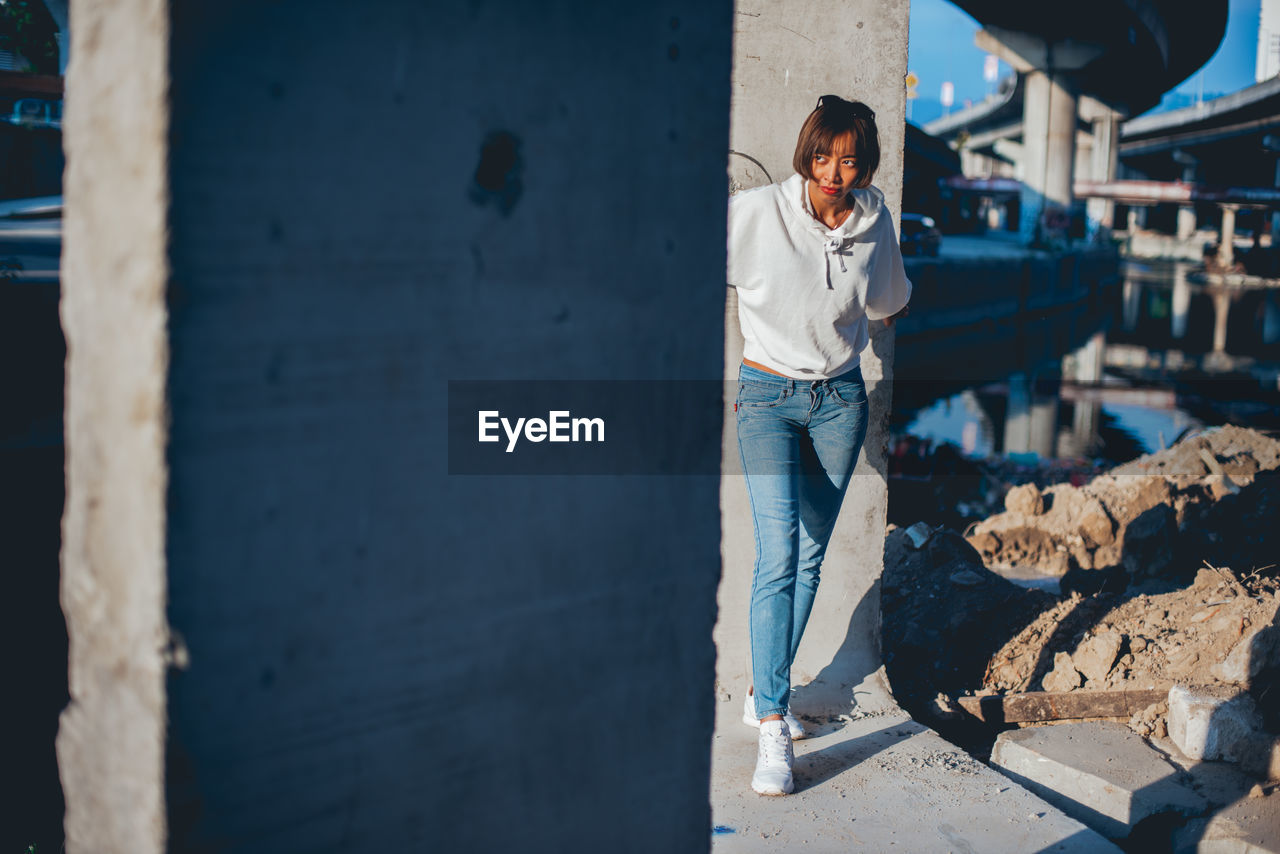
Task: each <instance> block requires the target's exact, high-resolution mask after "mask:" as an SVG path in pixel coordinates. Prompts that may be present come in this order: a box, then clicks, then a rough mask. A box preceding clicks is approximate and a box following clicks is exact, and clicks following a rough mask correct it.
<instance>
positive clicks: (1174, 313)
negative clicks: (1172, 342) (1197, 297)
mask: <svg viewBox="0 0 1280 854" xmlns="http://www.w3.org/2000/svg"><path fill="white" fill-rule="evenodd" d="M1187 266H1188V265H1186V264H1184V263H1182V262H1178V263H1177V264H1175V266H1174V268H1173V298H1172V300H1171V301H1170V302H1171V306H1170V312H1169V331H1170V334H1172V335H1173V337H1174V338H1183V337H1185V336H1186V334H1187V319H1188V318H1189V317H1190V314H1191V283H1190V282H1188V281H1187Z"/></svg>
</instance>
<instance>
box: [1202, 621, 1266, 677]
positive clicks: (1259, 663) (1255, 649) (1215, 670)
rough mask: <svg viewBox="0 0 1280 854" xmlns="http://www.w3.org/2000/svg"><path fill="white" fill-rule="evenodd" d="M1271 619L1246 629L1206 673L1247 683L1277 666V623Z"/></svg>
mask: <svg viewBox="0 0 1280 854" xmlns="http://www.w3.org/2000/svg"><path fill="white" fill-rule="evenodd" d="M1275 620H1276V615H1275V614H1274V613H1273V614H1272V618H1271V620H1269V621H1267V622H1265V623H1261V624H1259V625H1256V626H1252V627H1250V628H1249V629H1246V630H1245V632H1244V636H1243V637H1241V638H1240V640H1239V641H1237V642H1236V645H1235V646H1233V647H1232V648H1231V651H1230V652H1229V653H1227V656H1226V658H1224V659H1223V660H1222V661H1219V662H1218V663H1217V664H1215V665H1213V667H1212V668H1211V669H1210V672H1211V673H1212V674H1213V675H1214V677H1216V678H1218V679H1221V680H1222V681H1223V682H1229V683H1232V684H1234V685H1242V686H1246V687H1247V686H1249V685H1251V684H1252V683H1253V681H1254V680H1255V679H1256V678H1257V677H1258V676H1259V675H1261V674H1263V673H1265V672H1268V671H1270V670H1274V669H1276V668H1280V625H1276V624H1275Z"/></svg>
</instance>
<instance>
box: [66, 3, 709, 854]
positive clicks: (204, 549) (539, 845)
mask: <svg viewBox="0 0 1280 854" xmlns="http://www.w3.org/2000/svg"><path fill="white" fill-rule="evenodd" d="M170 9H171V10H172V14H173V16H174V17H173V20H172V45H173V51H172V56H173V61H172V65H171V67H170V70H171V73H172V79H171V80H168V79H166V76H165V69H166V60H165V58H164V53H163V48H164V46H165V45H166V44H167V43H168V40H169V35H168V27H167V26H166V18H165V15H166V14H167V13H168V10H170ZM72 17H73V20H74V21H75V22H76V34H75V41H76V50H77V56H76V59H75V60H74V61H73V63H72V66H73V80H74V81H75V82H77V85H78V88H76V89H74V91H73V93H72V96H71V103H70V104H69V110H68V120H69V137H71V138H72V140H73V141H72V143H71V144H72V155H73V157H75V158H76V161H77V162H76V164H75V165H74V166H73V174H72V176H71V180H70V182H69V185H68V197H67V201H68V239H67V247H68V260H67V263H66V264H65V269H67V271H68V279H69V280H70V281H69V284H70V286H71V290H72V292H71V293H70V294H69V296H68V303H67V305H68V308H67V317H68V323H67V326H68V330H69V333H70V335H69V337H70V339H71V348H72V357H71V370H72V378H71V381H70V386H71V392H72V395H71V401H70V402H71V414H70V416H69V424H70V429H69V431H68V434H69V435H68V441H69V445H70V448H71V462H72V466H71V492H72V505H71V509H70V512H69V515H68V531H69V534H70V536H69V537H68V547H67V564H66V565H67V568H68V575H67V579H66V589H65V594H64V595H65V599H66V601H67V603H68V607H67V613H68V619H69V622H70V624H71V630H72V643H73V670H72V686H73V692H74V694H75V698H76V705H74V706H73V707H72V708H71V709H70V710H69V712H68V714H67V717H66V721H65V723H64V731H63V734H62V739H61V742H60V744H61V747H62V754H63V757H64V765H63V769H62V770H63V777H64V780H66V781H67V795H68V805H69V814H68V826H69V829H70V830H71V831H72V834H71V836H72V844H71V845H70V846H69V850H70V851H72V852H91V854H99V852H120V854H126V852H127V854H138V852H148V854H149V852H156V851H159V850H161V848H162V847H163V843H164V838H163V827H164V825H163V820H164V818H165V817H166V816H167V819H168V842H169V846H170V848H171V850H175V851H191V850H217V851H224V850H235V851H237V852H255V851H260V852H289V851H356V850H359V851H427V850H436V849H437V848H440V847H442V846H443V847H445V848H447V849H448V850H451V851H484V852H489V851H517V850H518V851H530V852H537V851H564V850H581V849H587V850H610V851H646V852H647V851H696V850H698V849H699V848H702V849H705V848H706V847H707V846H708V844H709V840H708V828H709V826H710V806H709V804H708V799H707V790H708V787H709V775H710V755H709V750H708V749H707V748H708V744H709V741H710V738H711V732H712V719H713V698H712V693H711V690H710V689H711V685H712V683H713V678H714V647H713V645H712V643H711V630H712V626H713V620H714V614H715V602H714V594H715V585H716V582H717V580H718V576H719V554H718V548H717V545H718V537H719V513H718V506H717V490H718V478H716V477H715V476H713V475H704V476H693V475H689V476H653V477H632V478H619V477H606V476H601V477H561V476H541V477H534V476H517V475H512V476H502V477H465V476H450V474H449V468H448V466H449V456H448V447H447V443H446V441H445V438H446V425H447V421H448V418H447V410H448V381H450V380H474V379H489V380H498V381H503V382H507V383H511V384H513V385H514V384H516V383H518V382H520V381H522V380H527V379H553V380H554V379H564V380H570V379H589V378H594V379H624V378H625V379H632V378H634V379H697V380H704V381H710V382H711V385H712V387H713V388H714V389H716V390H717V391H718V387H719V382H718V381H719V378H720V377H721V376H722V374H723V364H722V362H721V340H722V338H721V330H722V321H721V317H722V315H721V310H722V300H723V292H722V290H721V285H720V284H718V282H720V281H722V279H721V276H722V274H723V270H724V265H725V257H724V251H725V249H724V220H725V195H724V184H723V178H722V176H723V174H724V164H725V148H726V143H727V139H728V107H729V102H728V89H729V68H730V32H731V14H730V8H729V6H728V5H727V4H724V3H711V4H707V3H680V2H676V3H667V4H662V5H660V6H654V5H648V4H625V3H619V2H605V3H594V4H588V5H586V6H583V5H581V4H577V5H571V4H552V5H546V4H527V3H517V2H505V3H488V4H471V5H469V6H467V5H463V6H459V7H451V8H436V7H435V6H426V5H424V4H421V3H416V2H407V0H397V1H396V2H393V0H387V2H378V3H374V4H366V5H362V6H361V7H360V8H359V9H358V10H353V8H352V7H351V6H350V4H343V3H334V2H321V3H319V4H317V3H306V4H303V3H297V2H282V3H272V4H260V3H251V2H230V3H198V4H188V3H179V4H172V6H168V5H160V4H147V3H141V2H137V3H134V2H130V3H124V4H98V5H97V6H94V5H92V4H87V5H82V6H78V7H77V8H76V10H75V12H74V13H73V16H72ZM637 80H642V81H644V85H643V86H636V85H635V81H637ZM169 94H171V97H172V100H171V103H172V110H173V112H172V122H171V124H172V135H171V136H167V130H166V126H165V112H164V110H163V107H164V104H165V103H166V97H167V96H168V95H169ZM166 138H167V139H168V140H170V141H171V142H172V149H171V150H170V151H168V152H166V150H165V141H166ZM86 139H88V140H90V141H91V143H92V147H93V151H87V152H86V153H85V154H83V155H82V153H81V149H80V148H77V147H76V146H77V145H84V144H85V143H83V142H81V141H83V140H86ZM94 152H99V153H94ZM167 160H168V164H169V165H168V167H166V161H167ZM166 168H168V169H169V170H170V174H171V177H172V200H171V204H170V202H169V200H168V199H166V198H165V193H164V192H163V188H164V180H163V179H164V175H165V170H166ZM90 170H91V172H92V174H90ZM166 211H168V212H170V213H171V219H170V222H169V225H170V226H171V233H172V241H171V243H170V244H169V245H170V249H169V250H168V251H169V252H170V253H171V255H170V257H171V259H172V278H171V280H170V282H169V285H170V286H169V288H168V289H167V292H166V288H165V284H166V276H165V269H164V266H163V263H162V262H163V259H164V258H165V253H166V245H165V237H166V234H165V215H166ZM166 297H167V299H168V304H169V308H170V315H169V318H168V326H167V328H166V318H165V313H164V307H165V299H166ZM166 331H167V333H168V341H169V350H170V352H171V354H172V359H171V364H170V366H169V370H168V371H167V372H166V370H165V368H166V366H165V361H164V354H165V342H166V336H165V333H166ZM166 388H167V389H168V391H169V399H168V401H167V403H168V405H169V409H170V413H171V417H172V420H171V431H170V436H169V439H170V442H169V446H168V453H167V463H168V474H169V491H168V494H167V496H166V491H165V467H164V465H163V463H164V462H166V457H164V456H162V449H163V443H162V439H163V432H162V426H163V423H164V421H163V415H164V404H165V402H166V401H165V398H164V396H163V392H164V390H165V389H166ZM619 393H626V389H625V388H622V387H620V388H619ZM530 414H532V413H530ZM673 423H674V421H673ZM675 426H678V428H679V429H680V430H692V431H701V432H702V434H704V435H717V434H718V432H719V430H720V423H719V420H718V416H717V415H716V413H715V410H714V408H713V409H712V410H711V412H710V413H709V414H705V413H698V414H694V415H693V416H692V417H686V418H685V419H684V420H682V421H680V422H679V423H678V425H675ZM166 498H167V508H168V511H169V512H168V516H167V518H166V516H165V515H164V512H163V511H164V510H165V509H166ZM166 580H167V581H168V594H169V599H168V608H169V610H168V618H169V620H170V622H171V624H172V626H173V628H174V630H175V632H176V634H177V636H178V637H179V638H180V644H179V646H178V648H179V649H180V650H181V655H180V656H179V658H180V659H181V663H183V664H185V668H184V669H182V670H180V671H173V672H171V673H170V679H169V682H168V692H169V693H168V706H167V712H168V715H169V721H170V729H169V732H168V742H167V746H168V752H167V755H164V754H162V745H165V744H166V742H165V732H164V730H163V728H162V727H161V721H163V720H164V716H165V713H166V704H165V695H164V692H163V688H164V686H165V683H164V681H163V677H164V669H163V665H162V662H161V652H162V650H163V649H164V646H165V636H164V631H163V628H164V625H165V615H166V612H165V597H164V594H165V582H166ZM166 760H167V764H165V761H166ZM162 771H163V773H162ZM162 778H163V783H164V784H166V789H165V794H166V796H167V797H166V799H165V800H166V801H167V802H162V798H161V791H162V790H161V788H160V786H161V785H162ZM117 826H118V827H119V828H120V829H119V830H117Z"/></svg>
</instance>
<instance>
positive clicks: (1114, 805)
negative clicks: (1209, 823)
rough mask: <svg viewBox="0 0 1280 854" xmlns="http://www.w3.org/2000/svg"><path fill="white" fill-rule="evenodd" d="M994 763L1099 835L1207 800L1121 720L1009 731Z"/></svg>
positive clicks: (1121, 833)
mask: <svg viewBox="0 0 1280 854" xmlns="http://www.w3.org/2000/svg"><path fill="white" fill-rule="evenodd" d="M991 762H992V764H993V765H995V766H996V767H997V768H999V769H1000V770H1001V771H1002V772H1004V774H1005V775H1006V776H1008V777H1009V778H1010V779H1012V780H1015V781H1017V782H1018V783H1021V784H1022V785H1024V786H1026V787H1027V788H1028V789H1030V790H1031V791H1032V792H1034V793H1035V794H1037V795H1039V796H1040V797H1042V798H1044V799H1045V800H1046V801H1048V802H1049V803H1051V804H1053V805H1054V806H1056V807H1058V808H1059V809H1061V810H1062V811H1063V812H1065V813H1066V814H1067V815H1069V816H1071V817H1072V818H1075V819H1077V820H1079V821H1081V822H1083V823H1084V824H1086V825H1088V826H1089V827H1091V828H1093V829H1094V830H1096V831H1098V832H1099V833H1101V834H1103V835H1104V836H1108V837H1110V838H1112V839H1123V838H1124V837H1127V836H1128V835H1129V833H1130V832H1131V831H1132V830H1133V828H1134V827H1135V826H1136V825H1137V824H1138V822H1140V821H1142V820H1143V819H1145V818H1148V817H1150V816H1153V815H1159V814H1161V813H1170V812H1172V813H1180V814H1182V815H1196V814H1198V813H1201V812H1203V811H1204V810H1205V809H1206V808H1207V807H1208V804H1207V802H1206V801H1205V799H1204V798H1202V797H1201V796H1200V795H1198V794H1197V793H1195V792H1194V791H1192V790H1191V789H1189V788H1188V787H1187V786H1186V785H1184V783H1183V782H1182V776H1181V774H1180V773H1179V772H1178V770H1177V769H1176V768H1175V767H1174V766H1173V765H1171V764H1170V763H1169V762H1168V761H1166V760H1165V759H1164V757H1162V756H1161V755H1160V754H1159V753H1158V752H1157V751H1155V750H1153V749H1152V748H1151V747H1150V746H1148V745H1147V744H1146V742H1144V741H1143V740H1142V739H1141V738H1139V737H1138V735H1137V734H1135V733H1134V732H1132V731H1131V730H1130V729H1129V728H1128V727H1126V726H1124V725H1123V724H1117V723H1104V722H1089V723H1081V724H1060V725H1057V726H1048V727H1035V728H1032V729H1021V730H1015V731H1012V732H1006V733H1003V734H1001V736H1000V737H999V738H998V739H997V740H996V744H995V747H994V748H993V749H992V751H991Z"/></svg>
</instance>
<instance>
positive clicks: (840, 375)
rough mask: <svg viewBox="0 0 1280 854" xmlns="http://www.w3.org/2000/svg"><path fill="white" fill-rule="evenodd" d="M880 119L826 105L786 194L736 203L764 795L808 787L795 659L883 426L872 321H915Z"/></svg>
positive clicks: (851, 107)
mask: <svg viewBox="0 0 1280 854" xmlns="http://www.w3.org/2000/svg"><path fill="white" fill-rule="evenodd" d="M879 163H880V142H879V137H878V134H877V131H876V124H875V113H874V112H872V111H871V109H870V108H869V107H867V106H866V105H865V104H862V103H860V102H858V101H845V100H843V99H842V98H838V97H836V96H834V95H824V96H823V97H822V98H820V99H818V106H817V108H816V109H815V110H814V111H813V112H812V113H810V115H809V117H808V119H806V120H805V123H804V126H803V127H802V128H801V129H800V138H799V140H798V141H797V142H796V151H795V156H794V158H793V159H792V165H793V167H794V168H795V171H796V173H797V174H795V175H793V176H792V177H790V178H788V179H787V180H785V181H783V182H781V183H779V184H770V185H769V186H767V187H760V188H757V189H754V190H748V191H746V192H743V193H739V194H737V195H736V196H734V197H733V199H732V200H731V202H730V205H729V269H728V282H729V284H730V285H731V286H732V287H735V288H737V291H738V316H739V320H740V321H741V325H742V334H743V337H744V338H745V341H746V344H745V348H744V350H743V360H742V368H741V370H740V372H739V383H738V397H737V403H736V405H735V407H734V408H735V410H736V411H737V421H738V448H739V451H740V453H741V455H742V466H743V472H744V474H745V476H746V483H747V491H748V494H749V496H750V499H751V513H752V517H753V520H754V522H755V536H756V565H755V575H754V577H753V580H752V585H751V615H750V626H751V660H752V677H753V683H754V684H753V690H752V693H749V694H748V696H747V702H746V708H745V710H744V715H743V719H744V720H745V721H746V722H747V723H750V724H752V725H754V726H758V727H759V728H760V741H759V753H758V756H757V761H756V769H755V774H754V775H753V776H752V779H751V788H752V789H754V790H755V791H756V792H759V793H760V794H764V795H784V794H788V793H790V792H791V791H792V790H793V788H794V783H793V780H792V775H791V764H792V758H793V753H792V748H791V740H792V739H793V738H802V737H803V736H804V729H803V727H802V726H801V725H800V723H799V721H797V720H796V719H795V718H794V717H792V716H791V715H790V713H789V711H788V708H787V699H788V695H789V694H790V691H791V663H792V661H793V660H794V658H795V654H796V649H797V648H798V647H799V645H800V638H801V636H802V635H803V634H804V627H805V623H806V622H807V621H808V619H809V611H810V609H811V608H812V607H813V598H814V594H815V593H816V592H817V589H818V577H819V569H820V567H821V565H822V557H823V554H824V552H825V551H826V548H827V542H828V540H829V539H830V538H831V531H832V528H833V527H834V525H835V520H836V514H837V513H838V512H839V510H840V503H841V501H842V500H843V498H844V493H845V489H846V487H847V486H848V484H849V478H850V476H851V475H852V474H853V467H854V464H855V463H856V462H857V460H858V452H859V451H860V449H861V448H862V440H863V438H864V436H865V435H866V431H867V394H866V389H865V387H864V386H863V382H862V374H861V372H860V371H859V368H858V360H859V355H858V354H859V353H860V352H861V351H862V350H863V348H865V347H866V346H867V343H868V341H869V340H870V335H869V330H868V321H874V320H883V321H884V323H885V325H888V324H889V323H890V322H891V321H892V319H893V318H894V317H895V316H898V315H900V314H902V313H905V310H906V305H907V300H908V299H909V298H910V296H911V283H910V282H909V281H907V277H906V274H905V272H904V271H903V267H902V255H901V253H900V252H899V250H898V239H897V235H896V234H895V233H894V230H893V219H892V215H891V214H890V213H889V211H888V209H887V208H886V207H885V204H884V195H883V194H882V193H881V192H880V191H879V190H877V189H876V188H875V187H873V186H871V178H872V176H873V175H874V174H875V171H876V167H877V166H879Z"/></svg>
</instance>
